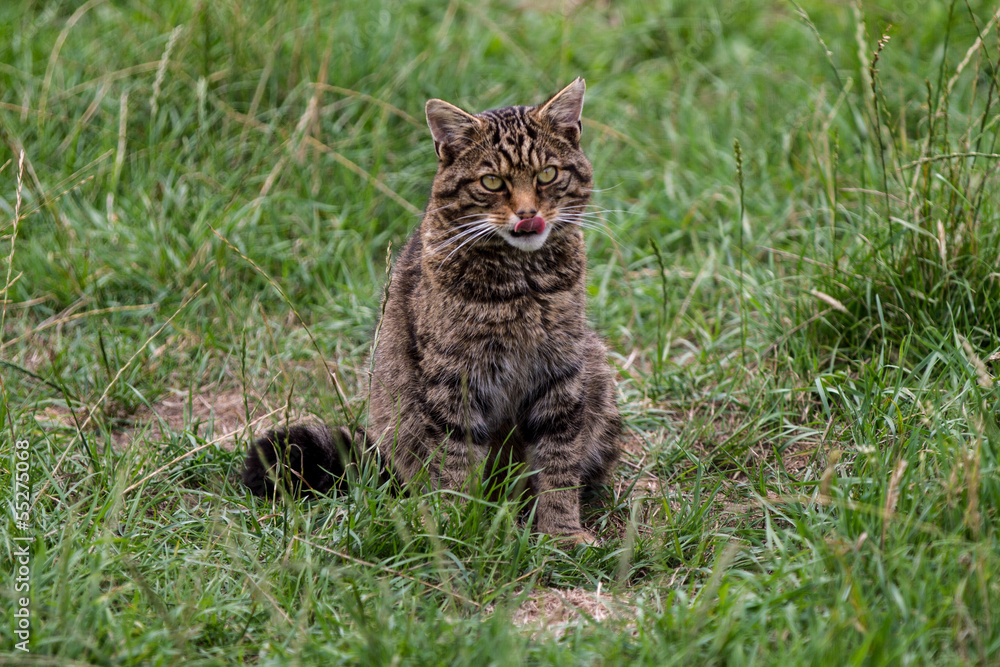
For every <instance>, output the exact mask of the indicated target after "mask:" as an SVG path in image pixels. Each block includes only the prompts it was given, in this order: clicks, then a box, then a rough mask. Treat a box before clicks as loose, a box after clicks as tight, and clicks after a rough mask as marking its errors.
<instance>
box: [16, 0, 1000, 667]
mask: <svg viewBox="0 0 1000 667" xmlns="http://www.w3.org/2000/svg"><path fill="white" fill-rule="evenodd" d="M993 11H994V8H993V7H992V6H991V5H990V3H986V2H978V1H974V0H969V1H968V2H965V1H964V0H963V1H961V2H951V1H950V0H944V1H941V2H930V3H917V2H903V3H894V2H888V1H879V2H865V3H863V5H862V6H861V7H860V9H855V7H854V6H853V5H850V4H849V3H822V2H815V1H812V0H810V1H808V2H802V3H801V5H796V4H793V3H784V2H760V3H757V2H747V1H741V2H734V3H727V2H701V3H684V2H671V1H669V0H661V1H659V2H622V3H600V2H584V3H566V4H565V5H564V4H563V3H558V2H554V1H553V2H538V3H514V2H488V3H485V4H483V3H473V2H463V1H454V2H450V3H427V2H416V1H412V2H401V3H388V2H356V1H354V0H345V1H344V2H339V3H333V2H301V1H296V2H292V3H289V5H288V6H287V7H285V8H283V9H282V10H281V11H280V12H277V13H275V12H274V11H273V10H272V9H271V6H270V5H269V4H268V3H239V2H233V1H230V2H220V3H207V2H202V3H196V2H190V1H185V0H169V1H167V2H161V3H147V4H142V3H128V2H109V1H104V2H100V1H96V0H92V2H90V3H87V4H85V5H81V4H79V3H70V2H64V1H63V2H60V1H58V0H57V1H54V2H46V3H37V2H27V1H25V2H8V3H4V4H3V5H2V7H0V34H3V35H4V39H2V40H0V225H2V229H3V231H2V238H0V253H2V255H3V256H4V261H3V263H2V265H0V274H2V275H3V277H4V285H5V286H6V289H5V292H4V296H5V301H4V305H3V308H4V310H3V313H4V314H3V321H2V323H3V328H2V333H0V336H2V343H0V345H2V347H0V379H2V386H0V391H2V403H0V427H2V428H0V432H2V434H3V435H2V442H3V443H4V456H3V459H2V463H0V489H2V490H0V498H3V499H4V500H5V501H7V502H5V507H7V508H10V509H8V510H7V511H6V513H5V516H4V518H3V519H2V522H0V526H2V531H3V535H4V538H5V539H4V540H3V547H2V549H3V553H4V556H3V558H0V562H2V563H0V567H2V570H0V572H2V574H0V597H2V599H3V605H2V606H3V608H4V609H5V610H13V609H14V608H15V607H16V600H17V598H18V597H19V594H18V593H17V592H15V590H14V579H13V577H12V576H11V575H12V574H13V573H14V571H15V567H16V562H15V558H14V549H15V548H16V545H17V544H19V543H17V542H15V541H14V539H13V538H15V537H25V536H27V537H30V538H31V540H32V541H31V542H30V544H31V551H32V556H31V578H30V582H31V591H30V593H31V604H30V610H31V640H30V648H31V654H30V655H25V654H23V653H21V652H19V651H17V650H16V649H15V647H14V639H13V634H12V631H13V630H14V629H15V619H14V617H13V612H6V611H5V613H4V618H3V619H2V620H0V628H2V629H3V631H2V632H0V640H2V645H0V651H5V652H9V653H4V654H2V656H3V660H4V661H13V662H18V661H22V662H24V663H25V664H53V665H56V664H58V665H68V664H101V665H111V664H144V665H145V664H192V665H195V664H220V665H223V664H240V663H252V664H286V663H287V664H306V665H308V664H321V663H323V662H329V663H334V664H339V663H363V664H390V663H394V664H475V665H482V664H626V663H627V664H632V663H639V664H651V665H670V664H679V665H680V664H684V665H687V664H732V665H742V664H758V665H761V664H781V665H785V664H803V665H811V664H864V665H867V664H886V665H890V664H891V665H897V664H913V665H919V664H928V665H930V664H933V665H949V664H994V663H997V662H998V661H1000V583H998V580H997V578H996V576H995V573H996V572H997V571H998V569H1000V541H998V535H997V528H998V515H997V508H998V507H1000V476H998V458H997V457H998V452H1000V428H998V420H1000V384H998V382H997V380H996V379H995V377H994V375H996V374H997V369H998V361H997V360H998V359H1000V356H998V354H1000V337H998V330H1000V325H998V323H1000V219H998V218H1000V198H998V195H997V192H1000V187H998V186H1000V178H998V174H997V171H998V169H1000V155H998V153H1000V151H998V147H997V145H996V142H997V135H998V128H997V118H998V109H1000V82H998V71H1000V44H998V39H997V31H996V25H995V23H994V22H992V18H993ZM890 25H891V27H889V26H890ZM886 32H888V34H889V36H890V40H889V41H888V43H886V44H884V45H883V48H881V50H880V51H879V53H878V58H877V61H875V58H874V54H875V52H876V51H877V50H879V48H880V47H879V40H880V39H881V37H882V35H883V34H885V33H886ZM980 32H982V33H983V35H984V39H983V41H982V43H977V41H976V40H977V35H978V34H979V33H980ZM967 55H968V57H967ZM873 61H875V62H874V64H873ZM577 75H581V76H584V77H585V78H586V79H587V83H588V96H587V103H586V108H585V116H586V120H585V125H584V143H585V148H586V150H587V152H588V154H589V155H590V157H591V160H592V162H593V163H594V166H595V174H596V177H595V180H596V182H597V187H598V188H600V191H599V192H598V193H597V194H596V197H595V203H596V204H597V205H598V206H600V207H601V208H603V209H605V213H604V215H605V217H606V220H607V223H608V234H606V235H601V234H591V235H590V238H589V253H590V287H589V289H590V311H589V312H590V316H591V318H592V320H593V322H594V324H595V326H596V327H597V328H598V330H599V331H600V332H602V334H603V335H604V336H605V337H606V338H607V340H608V342H609V347H610V349H611V360H612V362H613V363H614V364H615V365H616V366H617V367H618V368H619V375H620V383H619V390H620V405H621V407H622V411H623V413H624V415H625V418H626V422H627V426H628V429H629V433H628V441H629V453H628V454H627V456H626V457H625V458H626V461H625V463H623V465H622V466H621V468H620V470H619V472H618V474H617V476H616V479H615V484H614V488H613V489H611V490H610V491H609V493H608V495H607V497H606V498H604V499H602V500H599V501H597V502H596V503H592V504H591V505H590V506H589V507H588V514H587V517H586V521H587V523H588V525H589V526H590V527H591V528H592V529H593V530H595V531H596V532H598V533H600V534H601V535H602V537H603V538H604V541H603V543H602V545H601V546H599V547H595V548H591V549H581V550H565V549H564V548H563V547H561V546H560V545H559V544H557V543H554V542H552V541H550V540H548V539H543V538H539V537H537V536H534V535H532V534H531V533H530V531H527V530H526V529H525V528H524V524H523V522H522V521H520V520H519V518H518V511H519V508H518V507H517V506H516V505H514V504H512V503H509V502H491V501H487V500H484V499H483V498H484V496H488V494H486V493H474V494H473V496H472V498H471V499H469V500H468V501H467V502H465V503H462V504H456V503H455V502H454V500H453V498H451V497H450V496H449V495H448V494H436V493H428V494H425V495H419V494H413V495H409V496H406V497H403V498H393V497H391V495H390V494H388V493H387V492H386V490H385V489H384V488H380V487H379V486H378V484H377V483H376V482H375V481H374V478H373V477H371V476H367V477H364V479H363V480H362V481H361V483H359V484H358V485H356V486H355V487H354V488H353V489H352V491H351V492H350V493H349V494H347V495H345V496H341V497H331V498H324V499H320V500H317V501H315V502H312V503H306V504H288V505H286V504H282V503H278V504H275V505H272V504H269V503H267V502H264V501H261V500H259V499H255V498H251V497H249V496H248V495H247V494H246V493H245V492H244V491H243V490H242V489H241V488H240V486H239V484H238V481H237V476H238V470H239V466H240V460H241V451H242V450H243V448H244V447H245V445H246V443H247V441H248V439H249V438H250V437H251V435H252V433H253V432H257V431H260V430H262V429H263V428H265V426H266V425H269V424H273V423H278V422H281V421H284V420H296V419H300V418H303V417H306V416H309V415H315V416H317V417H321V418H327V419H330V420H333V421H337V420H343V419H345V418H349V417H350V416H356V415H361V414H363V411H364V403H365V393H366V388H367V383H368V379H367V370H368V361H367V353H368V349H369V342H370V336H371V333H372V331H373V330H374V327H375V325H376V322H377V318H378V314H379V301H380V295H381V289H382V284H383V282H384V276H385V258H386V249H387V247H388V246H389V244H390V243H391V244H392V248H394V249H398V248H400V247H401V245H402V243H403V241H404V240H405V238H406V236H407V234H408V233H409V231H410V230H411V229H412V228H413V227H414V226H415V225H416V224H417V222H418V220H419V212H420V209H421V207H422V206H423V205H424V203H425V201H426V196H427V192H428V188H429V184H430V179H431V177H432V175H433V173H434V168H435V162H434V154H433V149H432V146H431V142H430V139H429V135H428V132H427V129H426V127H425V125H424V123H423V118H422V108H423V104H424V102H425V100H426V99H428V98H430V97H440V98H444V99H446V100H449V101H452V102H454V103H457V104H460V105H462V106H464V107H465V108H467V109H472V110H479V109H483V108H490V107H496V106H502V105H506V104H513V103H531V102H535V101H539V100H542V99H544V98H545V96H546V95H548V94H550V93H551V92H553V91H555V90H557V89H558V88H559V87H560V86H561V85H563V84H565V83H566V82H568V81H570V80H571V79H572V78H573V77H575V76H577ZM734 141H736V142H738V147H739V148H738V151H739V156H740V164H739V168H738V165H737V153H736V151H735V150H734ZM22 150H23V152H24V153H23V154H24V160H23V162H22V161H21V158H20V156H21V151H22ZM741 213H742V217H741ZM15 220H16V221H17V222H16V228H15ZM991 359H992V361H991ZM327 368H329V369H330V370H331V371H332V372H333V373H334V374H335V376H336V378H337V382H338V383H339V385H340V386H341V387H342V388H343V392H344V395H345V398H346V403H345V404H344V405H342V404H341V401H340V400H339V399H338V396H337V393H336V391H335V389H334V386H333V383H332V382H331V380H330V376H329V374H328V372H327V370H326V369H327ZM248 424H249V426H247V425H248ZM17 440H27V441H29V443H30V447H31V465H32V468H31V480H32V491H33V498H34V505H33V510H32V513H31V518H30V526H29V528H28V530H26V531H25V530H20V529H19V528H18V527H17V526H16V525H15V523H14V520H13V513H12V512H13V506H12V504H11V503H10V500H13V497H12V495H13V489H14V477H13V472H14V470H15V468H14V459H13V458H12V457H13V451H14V447H13V443H14V442H16V441H17ZM8 443H11V444H8ZM560 597H562V598H566V599H568V600H572V601H576V604H577V607H578V608H579V610H578V612H577V613H566V612H565V610H564V611H561V612H560V611H551V610H550V611H549V612H546V613H543V614H541V615H535V616H532V614H531V613H530V612H531V611H532V610H533V609H536V608H538V607H543V608H544V607H545V604H546V603H549V604H553V602H554V601H555V600H558V599H559V598H560ZM581 600H585V601H586V600H589V602H580V601H581ZM74 661H75V662H74Z"/></svg>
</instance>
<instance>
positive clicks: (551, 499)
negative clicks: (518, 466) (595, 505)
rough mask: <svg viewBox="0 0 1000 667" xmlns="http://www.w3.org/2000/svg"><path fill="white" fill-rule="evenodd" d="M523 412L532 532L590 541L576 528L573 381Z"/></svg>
mask: <svg viewBox="0 0 1000 667" xmlns="http://www.w3.org/2000/svg"><path fill="white" fill-rule="evenodd" d="M546 389H547V391H546V392H545V393H544V395H543V396H542V397H541V398H540V399H539V400H537V401H536V402H535V403H534V404H533V405H531V406H530V407H529V408H528V417H527V419H526V420H525V422H524V435H525V439H526V441H527V443H528V447H527V454H528V457H529V465H530V466H531V469H532V470H534V471H536V472H535V473H534V475H533V477H532V490H533V491H534V493H535V496H536V509H535V528H536V530H537V531H538V532H540V533H547V534H549V535H553V536H556V537H560V538H564V539H568V540H572V541H574V542H577V543H586V544H590V543H593V542H595V541H596V540H595V538H594V536H593V535H592V534H590V533H589V532H587V531H586V530H584V528H583V526H582V525H581V524H580V485H581V481H582V478H583V469H582V443H581V438H582V437H583V435H584V429H583V425H584V423H585V414H584V411H585V403H584V400H583V397H582V387H581V383H580V382H579V379H578V378H577V377H575V376H573V377H566V378H563V379H562V380H561V381H560V382H557V383H553V385H551V386H549V387H547V388H546Z"/></svg>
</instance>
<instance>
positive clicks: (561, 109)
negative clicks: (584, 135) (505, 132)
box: [535, 77, 587, 142]
mask: <svg viewBox="0 0 1000 667" xmlns="http://www.w3.org/2000/svg"><path fill="white" fill-rule="evenodd" d="M585 92H587V83H586V82H585V81H584V80H583V79H581V78H580V77H576V79H575V80H574V81H573V83H571V84H569V85H568V86H566V87H565V88H563V89H562V90H560V91H559V92H558V93H556V94H555V95H553V96H552V97H551V98H549V101H548V102H546V103H545V104H542V105H541V106H539V107H537V109H536V111H535V114H536V115H537V116H538V118H539V119H541V120H543V121H545V122H547V123H549V125H551V126H553V127H554V128H555V129H556V130H558V131H560V132H562V133H563V134H564V135H565V136H566V138H567V139H569V140H570V141H573V142H578V141H580V130H581V128H582V125H581V123H580V117H581V115H582V114H583V94H584V93H585Z"/></svg>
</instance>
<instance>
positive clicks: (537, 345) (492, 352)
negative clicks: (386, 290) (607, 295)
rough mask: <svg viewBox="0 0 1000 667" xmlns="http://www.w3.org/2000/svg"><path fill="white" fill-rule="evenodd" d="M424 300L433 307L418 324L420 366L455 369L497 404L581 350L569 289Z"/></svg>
mask: <svg viewBox="0 0 1000 667" xmlns="http://www.w3.org/2000/svg"><path fill="white" fill-rule="evenodd" d="M426 303H432V304H434V307H433V308H429V309H427V310H426V311H425V312H424V313H423V314H422V317H421V318H420V320H421V321H419V322H418V327H417V329H418V338H419V340H420V343H421V347H423V348H424V355H423V361H424V365H425V366H427V367H428V368H425V369H424V370H425V371H427V370H429V369H430V367H435V368H442V369H443V368H448V367H450V368H451V369H453V370H457V371H459V372H461V374H462V375H464V376H465V377H466V378H467V379H468V383H469V387H470V389H472V390H473V391H474V392H475V393H477V394H480V395H482V396H483V398H485V399H488V400H489V402H491V403H493V404H495V405H499V404H503V403H505V402H506V401H507V400H508V399H511V400H516V397H517V396H519V395H521V394H524V393H526V392H530V391H531V390H532V389H533V388H534V387H535V386H536V385H537V384H538V383H539V382H540V381H541V378H544V377H546V376H548V375H550V374H551V373H552V370H553V367H559V366H562V365H564V364H565V361H566V360H567V359H572V358H575V357H576V356H577V355H578V354H579V352H578V350H577V347H578V341H579V331H580V330H581V327H582V326H583V309H582V306H581V304H580V303H579V302H578V300H577V299H575V298H573V295H571V294H569V293H564V294H555V295H538V294H529V295H526V296H519V297H516V298H508V299H501V300H493V301H488V302H483V301H478V300H475V299H467V298H462V297H459V296H454V295H452V296H439V297H438V298H437V299H429V300H427V301H426Z"/></svg>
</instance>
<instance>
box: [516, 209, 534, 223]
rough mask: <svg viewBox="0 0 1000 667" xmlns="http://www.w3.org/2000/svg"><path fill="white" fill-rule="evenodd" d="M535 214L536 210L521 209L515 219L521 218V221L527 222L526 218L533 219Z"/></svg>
mask: <svg viewBox="0 0 1000 667" xmlns="http://www.w3.org/2000/svg"><path fill="white" fill-rule="evenodd" d="M537 213H538V209H534V208H522V209H520V210H518V212H517V217H519V218H521V220H527V219H528V218H534V217H535V215H536V214H537Z"/></svg>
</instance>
